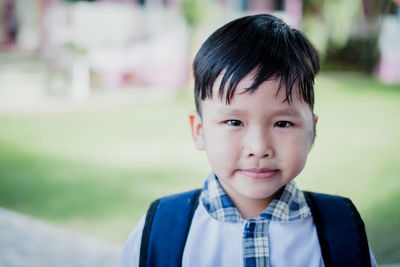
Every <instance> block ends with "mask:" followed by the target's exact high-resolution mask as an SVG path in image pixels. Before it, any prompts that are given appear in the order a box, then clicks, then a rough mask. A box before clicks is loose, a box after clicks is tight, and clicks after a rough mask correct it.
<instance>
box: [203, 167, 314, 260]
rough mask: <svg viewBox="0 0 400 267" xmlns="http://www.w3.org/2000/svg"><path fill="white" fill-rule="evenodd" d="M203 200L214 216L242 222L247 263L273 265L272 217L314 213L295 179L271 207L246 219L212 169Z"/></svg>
mask: <svg viewBox="0 0 400 267" xmlns="http://www.w3.org/2000/svg"><path fill="white" fill-rule="evenodd" d="M200 201H201V203H202V204H203V206H204V207H205V209H206V210H207V212H208V213H209V214H210V216H211V217H213V218H214V219H216V220H218V221H223V222H231V223H242V222H244V230H243V240H242V244H243V262H244V267H264V266H270V263H269V245H268V226H269V222H270V221H278V222H290V221H295V220H300V219H303V218H306V217H308V216H311V211H310V208H309V207H308V205H307V203H306V201H305V198H304V194H303V192H302V191H300V190H299V189H298V188H297V186H296V183H295V182H294V181H291V182H290V183H288V184H287V185H286V186H285V187H284V188H283V190H281V192H280V193H279V194H278V195H277V196H276V197H275V199H274V200H272V202H271V203H270V204H269V205H268V207H267V208H266V209H265V210H264V211H263V212H262V213H261V214H260V215H259V216H258V217H257V218H253V219H247V220H246V219H244V218H243V217H242V216H241V215H240V213H239V211H238V210H237V209H236V208H235V206H234V205H233V203H232V201H231V200H230V199H229V197H228V195H227V194H226V193H225V191H224V190H223V189H222V187H221V185H220V183H219V182H218V179H217V177H216V176H215V174H214V173H213V172H211V173H210V174H209V175H208V177H207V179H206V181H205V184H204V188H203V191H202V192H201V195H200Z"/></svg>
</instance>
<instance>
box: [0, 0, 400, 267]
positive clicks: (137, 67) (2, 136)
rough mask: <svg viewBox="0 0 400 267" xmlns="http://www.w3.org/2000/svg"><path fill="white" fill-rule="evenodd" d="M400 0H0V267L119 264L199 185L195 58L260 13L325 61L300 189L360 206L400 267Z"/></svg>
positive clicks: (375, 241) (380, 256) (380, 255)
mask: <svg viewBox="0 0 400 267" xmlns="http://www.w3.org/2000/svg"><path fill="white" fill-rule="evenodd" d="M399 5H400V1H398V0H393V1H391V0H362V1H347V0H329V1H328V0H115V1H112V0H108V1H107V0H98V1H77V0H75V1H73V0H68V1H67V0H0V206H1V207H2V208H1V209H0V226H1V227H0V228H1V230H0V251H1V252H0V266H64V265H65V266H110V265H112V264H113V263H114V261H115V260H116V257H117V256H118V254H119V252H120V248H121V246H122V244H123V242H124V240H125V239H126V238H127V236H128V234H129V232H130V231H131V230H132V228H133V227H134V226H135V224H136V222H137V221H138V220H139V218H140V217H141V216H142V215H143V214H144V213H145V212H146V210H147V208H148V205H149V204H150V202H151V201H152V200H154V199H155V198H158V197H160V196H163V195H166V194H171V193H176V192H180V191H183V190H189V189H192V188H199V187H201V186H202V183H203V180H204V178H205V177H206V175H207V174H208V172H209V166H208V163H207V159H206V157H205V154H204V153H201V152H198V151H196V150H195V148H194V146H193V144H192V141H191V137H190V130H189V124H188V120H187V115H188V112H189V111H190V110H191V109H194V100H193V93H192V90H193V78H192V69H191V63H192V60H193V57H194V55H195V53H196V52H197V50H198V49H199V47H200V45H201V44H202V42H204V40H205V39H206V38H207V37H208V36H209V35H210V34H211V33H212V32H213V31H214V30H215V29H217V28H218V27H220V26H222V25H223V24H224V23H226V22H228V21H230V20H232V19H235V18H238V17H240V16H244V15H248V14H256V13H272V14H275V15H277V16H279V17H281V18H283V19H284V20H285V21H286V22H287V23H289V24H290V25H292V26H293V27H297V28H299V29H301V30H302V31H304V32H305V33H306V35H307V36H308V37H309V38H310V39H311V41H312V42H313V43H314V44H315V46H316V47H317V49H318V51H319V53H320V55H321V60H322V71H321V73H320V75H319V76H318V78H317V80H316V85H315V91H316V106H315V112H316V113H317V114H318V115H319V118H320V119H319V123H318V127H317V135H318V136H317V138H316V142H315V144H314V147H313V149H312V151H311V153H310V157H309V161H308V165H307V166H306V168H305V170H304V171H303V173H302V174H301V175H300V177H298V178H297V183H298V184H299V186H300V187H301V188H302V189H307V190H314V191H319V192H326V193H332V194H340V195H344V196H347V197H350V198H351V199H352V200H353V202H354V203H355V204H356V206H357V207H358V209H359V211H360V213H361V215H362V217H363V218H364V221H365V224H366V229H367V232H368V237H369V242H370V245H371V248H372V250H373V251H374V254H375V257H376V259H377V261H378V263H380V264H393V263H396V262H397V263H399V262H400V250H399V247H400V211H399V208H400V175H399V173H400V164H399V163H400V138H399V136H400V120H399V118H400V8H399ZM35 233H36V234H35ZM60 244H63V245H60ZM85 244H86V245H85ZM79 253H81V254H79ZM90 253H91V254H90ZM89 254H90V255H91V260H87V259H86V260H87V261H86V262H82V258H87V255H89ZM77 255H80V256H77ZM107 255H108V256H107ZM105 256H107V257H106V258H104V257H105ZM102 257H103V258H102ZM33 263H35V264H33Z"/></svg>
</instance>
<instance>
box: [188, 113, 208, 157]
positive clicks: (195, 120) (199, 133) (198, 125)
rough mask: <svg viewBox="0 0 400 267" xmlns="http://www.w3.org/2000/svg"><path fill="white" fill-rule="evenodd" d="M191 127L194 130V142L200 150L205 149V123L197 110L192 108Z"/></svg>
mask: <svg viewBox="0 0 400 267" xmlns="http://www.w3.org/2000/svg"><path fill="white" fill-rule="evenodd" d="M189 122H190V129H191V130H192V138H193V141H194V144H195V146H196V148H197V149H198V150H204V149H205V145H204V135H203V125H202V121H201V118H200V115H199V113H198V112H197V111H195V110H192V111H191V112H190V113H189Z"/></svg>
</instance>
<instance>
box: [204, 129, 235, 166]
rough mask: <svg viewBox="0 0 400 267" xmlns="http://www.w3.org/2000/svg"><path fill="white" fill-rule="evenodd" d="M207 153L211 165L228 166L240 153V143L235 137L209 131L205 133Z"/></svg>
mask: <svg viewBox="0 0 400 267" xmlns="http://www.w3.org/2000/svg"><path fill="white" fill-rule="evenodd" d="M205 144H206V153H207V157H208V161H209V162H210V165H211V167H212V168H213V169H214V171H215V169H217V168H227V167H229V166H230V165H231V164H232V163H233V162H234V161H235V159H236V158H237V157H239V155H240V148H239V144H238V142H237V141H236V139H235V138H231V137H229V138H228V137H227V135H224V134H220V132H217V131H215V132H213V131H209V132H208V133H207V134H206V135H205Z"/></svg>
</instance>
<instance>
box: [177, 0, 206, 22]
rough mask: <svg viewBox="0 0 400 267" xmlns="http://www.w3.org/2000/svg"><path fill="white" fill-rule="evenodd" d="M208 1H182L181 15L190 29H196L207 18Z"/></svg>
mask: <svg viewBox="0 0 400 267" xmlns="http://www.w3.org/2000/svg"><path fill="white" fill-rule="evenodd" d="M207 2H209V1H208V0H203V1H197V0H183V1H182V11H183V15H184V17H185V19H186V21H187V22H188V24H189V25H190V26H191V27H192V28H197V27H198V26H199V25H200V24H201V23H202V22H203V21H204V20H205V19H206V16H207V5H208V3H207Z"/></svg>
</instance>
